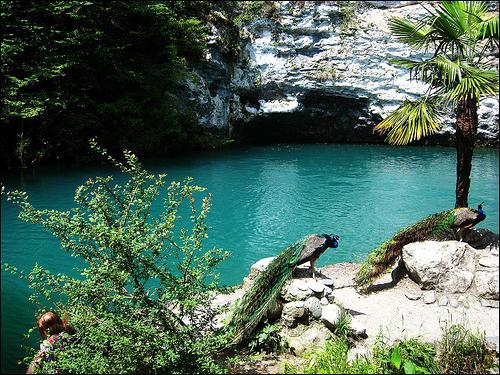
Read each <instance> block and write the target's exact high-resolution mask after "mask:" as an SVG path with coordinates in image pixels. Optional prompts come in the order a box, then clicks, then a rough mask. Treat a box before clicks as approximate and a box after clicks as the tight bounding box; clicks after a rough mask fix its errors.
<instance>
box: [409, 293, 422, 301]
mask: <svg viewBox="0 0 500 375" xmlns="http://www.w3.org/2000/svg"><path fill="white" fill-rule="evenodd" d="M405 296H406V298H408V299H409V300H411V301H416V300H418V299H420V297H422V293H420V292H410V291H406V292H405Z"/></svg>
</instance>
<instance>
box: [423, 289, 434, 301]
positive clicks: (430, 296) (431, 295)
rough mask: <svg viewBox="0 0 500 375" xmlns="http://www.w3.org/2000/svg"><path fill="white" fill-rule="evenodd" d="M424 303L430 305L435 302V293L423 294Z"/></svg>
mask: <svg viewBox="0 0 500 375" xmlns="http://www.w3.org/2000/svg"><path fill="white" fill-rule="evenodd" d="M423 299H424V302H425V303H427V304H431V303H434V302H436V293H434V291H429V292H425V293H424V298H423Z"/></svg>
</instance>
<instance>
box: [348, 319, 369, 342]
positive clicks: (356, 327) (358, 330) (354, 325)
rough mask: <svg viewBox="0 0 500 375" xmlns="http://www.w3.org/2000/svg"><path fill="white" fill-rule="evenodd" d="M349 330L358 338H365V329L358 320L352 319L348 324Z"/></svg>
mask: <svg viewBox="0 0 500 375" xmlns="http://www.w3.org/2000/svg"><path fill="white" fill-rule="evenodd" d="M349 328H350V329H351V330H352V331H353V333H354V334H355V335H356V336H360V337H363V338H366V337H367V335H366V327H365V325H364V324H363V323H361V322H360V321H359V320H358V319H356V318H355V317H353V318H352V320H351V322H350V323H349Z"/></svg>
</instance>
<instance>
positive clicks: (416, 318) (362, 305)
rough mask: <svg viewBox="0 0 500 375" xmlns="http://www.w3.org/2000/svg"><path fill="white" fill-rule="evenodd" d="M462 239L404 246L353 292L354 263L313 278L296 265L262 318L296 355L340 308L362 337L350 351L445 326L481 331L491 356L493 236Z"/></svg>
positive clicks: (495, 277)
mask: <svg viewBox="0 0 500 375" xmlns="http://www.w3.org/2000/svg"><path fill="white" fill-rule="evenodd" d="M464 240H467V241H469V243H467V242H460V241H455V240H446V241H425V242H418V243H411V244H408V245H406V246H405V247H404V248H403V256H402V259H401V260H400V261H399V262H397V264H396V266H395V267H394V268H393V269H392V270H389V271H388V272H387V273H386V274H384V275H383V276H382V277H381V278H380V279H378V280H377V281H376V282H375V283H374V285H373V286H372V287H371V288H370V292H369V293H365V292H360V291H359V290H358V287H357V285H356V282H355V276H356V273H357V271H358V269H359V267H360V265H359V264H356V263H348V262H344V263H337V264H333V265H328V266H325V267H323V268H321V269H320V271H321V273H320V274H319V275H317V276H318V277H317V280H314V279H313V278H312V277H311V276H312V275H311V272H310V270H309V269H308V264H305V265H302V266H299V267H298V268H297V269H296V270H295V271H294V274H293V278H292V279H291V280H289V281H288V282H287V283H286V284H285V286H284V287H283V289H282V290H281V293H280V297H279V298H280V304H279V305H278V306H279V308H278V309H277V310H275V311H273V312H271V313H270V315H269V316H270V318H271V319H275V320H277V321H279V322H280V325H281V327H282V330H281V331H282V334H283V335H284V336H285V337H286V338H287V340H288V342H289V344H290V348H291V351H292V352H293V353H295V354H297V355H300V354H302V353H303V352H304V350H305V349H306V348H310V347H312V346H318V347H321V346H323V345H324V344H325V341H326V340H328V339H329V337H330V331H332V330H334V329H335V326H336V325H337V324H338V323H339V320H340V316H341V310H342V309H344V310H345V311H346V312H348V313H349V314H350V315H351V316H352V320H351V322H350V329H351V330H352V331H353V332H354V333H356V334H357V335H358V336H359V337H361V338H364V340H361V341H359V342H358V343H357V348H356V349H355V352H357V353H360V352H363V350H365V349H366V350H368V348H369V347H370V346H371V345H372V344H373V343H374V341H375V340H376V338H377V336H378V335H379V334H380V333H382V334H383V335H384V336H385V337H386V338H387V339H389V340H390V341H396V340H401V339H403V338H410V337H416V336H420V337H421V338H422V339H423V340H424V341H428V342H434V341H436V340H438V339H439V338H440V336H441V333H442V328H443V327H445V326H446V325H450V324H462V325H464V326H466V327H468V328H470V329H472V330H477V331H479V332H481V333H484V334H485V337H486V340H487V342H488V343H489V345H490V347H491V348H492V349H495V350H496V351H497V352H498V351H499V343H498V342H499V337H498V332H499V314H498V308H499V248H498V234H495V233H493V232H491V231H488V230H485V229H480V230H474V231H472V233H471V234H469V236H468V238H464ZM472 245H473V246H475V247H473V246H472ZM272 259H273V257H270V258H265V259H261V260H259V261H258V262H256V263H255V264H254V265H252V266H251V268H250V272H249V275H248V276H247V277H246V278H245V279H244V281H243V284H242V286H241V287H240V288H238V289H237V290H236V291H234V292H233V293H232V294H230V295H220V296H217V298H216V302H217V304H219V305H229V304H230V303H232V302H233V301H234V300H236V299H238V298H241V297H242V295H243V294H244V292H245V291H246V290H248V288H249V287H250V286H251V285H252V282H253V280H254V279H255V278H256V277H257V275H258V274H259V273H261V272H263V271H265V269H266V267H267V265H268V264H269V263H270V261H271V260H272ZM222 318H223V317H220V319H221V320H222Z"/></svg>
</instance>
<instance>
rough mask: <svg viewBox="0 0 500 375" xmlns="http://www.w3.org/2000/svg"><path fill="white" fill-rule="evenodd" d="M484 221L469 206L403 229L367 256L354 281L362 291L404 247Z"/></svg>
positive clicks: (482, 213) (479, 214)
mask: <svg viewBox="0 0 500 375" xmlns="http://www.w3.org/2000/svg"><path fill="white" fill-rule="evenodd" d="M485 218H486V214H485V213H484V211H483V209H482V204H480V205H479V206H478V209H477V210H475V209H473V208H469V207H462V208H455V209H452V210H447V211H443V212H440V213H436V214H434V215H431V216H429V217H427V218H425V219H423V220H421V221H419V222H417V223H415V224H413V225H411V226H409V227H407V228H404V229H402V230H401V231H399V232H397V233H396V234H395V235H394V236H393V237H392V238H391V239H390V240H388V241H386V242H384V243H383V244H382V245H380V246H379V247H377V248H375V249H373V250H372V251H371V252H370V254H368V257H367V258H366V260H365V262H364V263H363V264H362V265H361V268H360V269H359V271H358V273H357V275H356V282H357V283H358V285H360V286H361V287H362V288H363V289H365V290H366V289H367V288H368V287H369V286H370V285H371V284H372V283H373V281H374V280H375V279H376V278H377V277H378V276H380V275H381V274H382V273H384V272H385V271H386V270H387V269H388V268H389V267H391V266H392V265H393V264H394V262H395V261H396V259H397V258H398V257H399V256H401V252H402V249H403V246H405V245H406V244H409V243H411V242H418V241H425V240H427V239H432V238H437V237H438V236H442V235H443V234H445V233H446V232H448V231H450V230H457V232H460V231H461V230H464V229H469V228H472V227H473V226H474V225H476V224H477V223H479V222H480V221H483V220H484V219H485Z"/></svg>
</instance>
